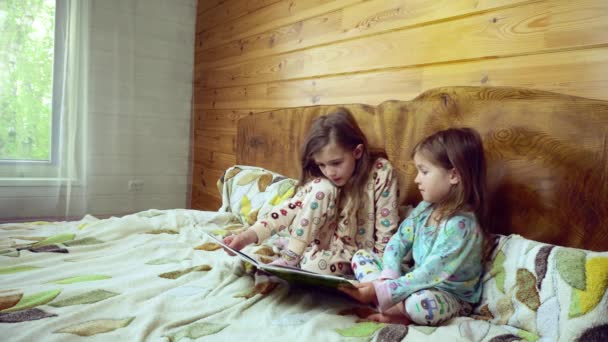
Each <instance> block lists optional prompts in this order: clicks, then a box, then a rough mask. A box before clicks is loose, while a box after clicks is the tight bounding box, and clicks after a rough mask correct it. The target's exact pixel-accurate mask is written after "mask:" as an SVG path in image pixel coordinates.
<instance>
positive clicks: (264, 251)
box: [254, 246, 276, 256]
mask: <svg viewBox="0 0 608 342" xmlns="http://www.w3.org/2000/svg"><path fill="white" fill-rule="evenodd" d="M254 254H257V255H265V256H274V255H276V253H275V252H274V251H273V250H272V247H270V246H262V247H260V248H258V249H257V250H256V251H255V252H254Z"/></svg>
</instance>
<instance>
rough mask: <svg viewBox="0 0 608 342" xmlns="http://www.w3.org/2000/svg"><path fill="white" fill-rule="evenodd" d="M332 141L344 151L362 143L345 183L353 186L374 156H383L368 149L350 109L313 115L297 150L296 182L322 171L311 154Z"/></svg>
mask: <svg viewBox="0 0 608 342" xmlns="http://www.w3.org/2000/svg"><path fill="white" fill-rule="evenodd" d="M331 142H333V143H335V144H337V145H338V146H340V147H342V148H343V149H345V150H347V151H353V150H354V149H355V148H356V147H357V146H358V145H359V144H361V145H363V153H362V155H361V158H359V159H358V160H357V161H356V165H355V171H354V172H353V175H352V177H351V179H350V180H349V183H350V184H351V186H352V188H353V189H362V188H363V187H364V186H365V182H366V181H367V178H368V176H369V172H370V170H371V167H372V162H373V160H374V159H375V158H377V157H386V154H385V153H384V152H381V151H370V149H369V146H368V144H367V138H366V137H365V134H363V131H361V128H359V125H358V124H357V121H356V120H355V118H354V117H353V115H352V114H351V112H350V111H349V110H348V109H346V108H343V107H340V108H338V109H336V110H335V111H333V112H331V113H329V114H326V115H322V116H320V117H318V118H316V119H315V120H314V121H313V123H312V125H311V127H310V129H309V130H308V134H307V136H306V139H305V140H304V143H303V144H302V148H301V150H300V162H301V164H300V165H302V172H301V174H300V183H299V184H300V185H303V184H304V183H306V182H307V181H308V180H310V179H311V178H314V177H321V176H323V173H322V172H321V170H320V169H319V166H317V164H316V163H315V160H314V155H315V154H316V153H317V152H319V151H320V150H321V149H322V148H323V147H325V146H327V145H328V144H329V143H331Z"/></svg>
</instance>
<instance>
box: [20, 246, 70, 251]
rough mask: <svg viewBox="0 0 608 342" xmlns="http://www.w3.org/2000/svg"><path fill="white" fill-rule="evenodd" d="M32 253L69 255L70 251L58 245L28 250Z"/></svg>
mask: <svg viewBox="0 0 608 342" xmlns="http://www.w3.org/2000/svg"><path fill="white" fill-rule="evenodd" d="M27 250H28V251H30V252H32V253H69V251H68V250H67V249H65V248H63V247H61V246H58V245H45V246H40V247H32V248H27Z"/></svg>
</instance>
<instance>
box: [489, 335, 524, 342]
mask: <svg viewBox="0 0 608 342" xmlns="http://www.w3.org/2000/svg"><path fill="white" fill-rule="evenodd" d="M513 341H521V337H519V336H515V335H513V334H503V335H498V336H494V337H492V339H491V340H490V341H489V342H513Z"/></svg>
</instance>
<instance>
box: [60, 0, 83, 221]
mask: <svg viewBox="0 0 608 342" xmlns="http://www.w3.org/2000/svg"><path fill="white" fill-rule="evenodd" d="M57 5H58V6H57V10H58V12H60V13H58V15H57V18H58V19H60V20H65V25H62V24H63V23H57V24H56V25H61V26H62V27H64V28H65V30H64V31H63V32H61V31H60V34H58V35H57V36H58V37H59V39H62V41H59V42H57V41H56V42H55V44H59V46H61V48H62V50H63V51H62V52H63V56H61V57H63V58H61V59H60V60H61V62H62V65H61V67H60V68H57V69H58V70H56V71H57V73H56V74H55V78H56V80H59V82H56V84H57V83H59V84H60V87H59V91H58V92H57V97H56V98H55V99H56V102H57V105H58V106H59V113H60V125H59V127H60V132H59V136H60V141H61V143H60V147H59V149H60V155H59V169H58V177H57V179H58V182H57V186H56V188H55V200H56V202H57V207H58V208H63V209H64V212H63V214H64V218H70V217H73V216H80V215H82V214H84V213H86V211H87V209H88V207H87V206H86V205H82V204H84V203H86V201H83V200H82V199H86V198H87V195H86V194H87V191H86V189H87V172H86V156H87V153H88V152H89V151H88V149H87V147H88V144H87V138H88V135H87V118H88V109H89V107H88V92H89V88H88V84H89V82H88V81H89V79H88V78H89V52H90V49H89V40H90V31H89V26H90V19H91V17H90V15H91V0H78V1H58V2H57ZM63 15H65V17H63ZM56 65H57V63H56ZM74 185H77V186H80V196H79V197H80V198H81V201H79V202H80V204H81V205H77V204H76V203H74V200H73V196H72V195H73V186H74Z"/></svg>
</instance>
